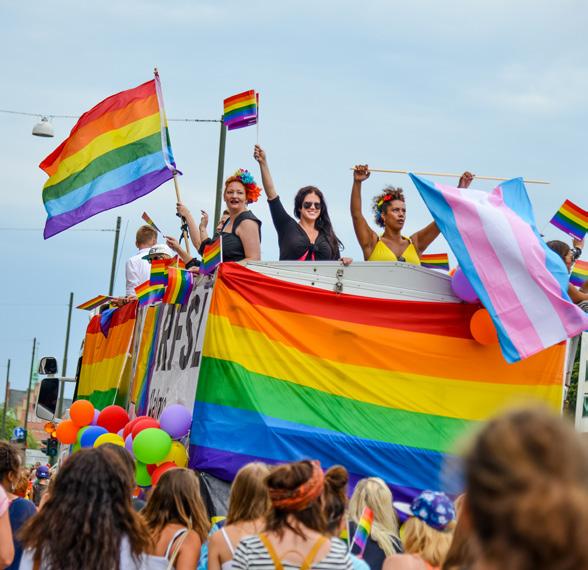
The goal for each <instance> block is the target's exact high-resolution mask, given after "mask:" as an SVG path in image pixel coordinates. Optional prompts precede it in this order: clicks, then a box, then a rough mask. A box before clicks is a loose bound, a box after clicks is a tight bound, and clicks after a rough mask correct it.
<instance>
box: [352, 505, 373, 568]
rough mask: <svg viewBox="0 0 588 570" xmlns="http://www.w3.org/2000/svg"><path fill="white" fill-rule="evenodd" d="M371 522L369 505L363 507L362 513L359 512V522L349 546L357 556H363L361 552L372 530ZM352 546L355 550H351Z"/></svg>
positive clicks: (371, 514)
mask: <svg viewBox="0 0 588 570" xmlns="http://www.w3.org/2000/svg"><path fill="white" fill-rule="evenodd" d="M373 522H374V513H373V511H372V510H371V509H370V508H369V507H366V508H365V509H363V513H361V519H359V523H358V524H357V529H356V530H355V534H354V535H353V541H352V542H351V548H350V550H351V551H353V554H355V555H356V556H357V557H358V558H363V553H364V552H365V547H366V545H367V541H368V538H369V537H370V532H371V531H372V523H373ZM353 547H356V550H353Z"/></svg>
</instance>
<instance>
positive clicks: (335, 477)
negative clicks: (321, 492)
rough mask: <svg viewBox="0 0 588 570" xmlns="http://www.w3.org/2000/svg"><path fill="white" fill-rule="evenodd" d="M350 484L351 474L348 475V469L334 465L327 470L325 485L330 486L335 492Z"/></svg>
mask: <svg viewBox="0 0 588 570" xmlns="http://www.w3.org/2000/svg"><path fill="white" fill-rule="evenodd" d="M348 483H349V473H347V469H345V467H342V466H341V465H333V467H330V468H329V469H327V471H326V473H325V485H328V486H329V487H330V489H331V490H332V491H333V492H335V493H336V492H338V491H341V490H343V489H345V487H347V484H348Z"/></svg>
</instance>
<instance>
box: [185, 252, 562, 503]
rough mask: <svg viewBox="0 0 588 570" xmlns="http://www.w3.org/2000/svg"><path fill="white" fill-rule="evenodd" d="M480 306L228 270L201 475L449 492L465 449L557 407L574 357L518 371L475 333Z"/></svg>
mask: <svg viewBox="0 0 588 570" xmlns="http://www.w3.org/2000/svg"><path fill="white" fill-rule="evenodd" d="M477 308H478V306H474V305H466V304H463V303H437V302H415V301H399V300H384V299H375V298H368V297H360V296H354V295H346V294H337V293H334V292H331V291H325V290H321V289H317V288H314V287H308V286H303V285H298V284H292V283H288V282H285V281H282V280H278V279H274V278H271V277H267V276H264V275H261V274H259V273H256V272H254V271H251V270H250V269H247V268H245V267H242V266H240V265H238V264H233V263H225V264H222V265H221V266H220V268H219V271H218V273H217V278H216V283H215V285H214V293H213V298H212V302H211V306H210V312H209V316H208V321H207V329H206V335H205V339H204V346H203V351H202V362H201V368H200V375H199V379H198V388H197V394H196V403H195V408H194V420H193V426H192V432H191V442H190V443H191V454H190V455H191V459H190V464H191V466H192V467H193V468H196V469H199V470H202V471H205V472H208V473H211V474H212V475H214V476H217V477H220V478H221V479H225V480H231V479H232V478H233V477H234V476H235V474H236V472H237V471H238V469H239V468H240V467H241V466H243V465H244V464H245V463H247V462H250V461H254V460H260V461H264V462H267V463H278V462H281V461H290V460H297V459H301V458H314V459H319V460H320V461H321V463H322V464H323V466H324V467H329V466H330V465H333V464H342V465H344V466H345V467H346V468H347V469H348V470H349V471H350V473H351V476H352V482H354V481H356V480H357V479H358V478H360V477H363V476H378V477H381V478H383V479H384V480H385V481H386V482H387V483H388V484H389V485H390V486H391V488H392V489H393V491H394V492H395V495H396V498H397V499H399V500H404V501H410V500H412V498H414V496H416V494H417V493H418V492H419V491H421V490H423V489H437V490H442V489H443V487H444V485H443V482H442V478H441V473H442V471H443V469H444V466H445V465H446V462H447V461H448V460H449V459H450V458H452V450H453V446H454V444H455V442H456V440H457V439H459V438H460V437H461V436H463V435H464V434H466V433H467V432H468V431H469V430H470V429H471V428H472V427H474V426H476V425H477V424H478V422H480V421H481V420H485V419H486V418H488V417H489V416H491V415H492V414H494V413H495V412H497V411H498V410H501V409H502V408H503V407H505V406H507V405H509V404H513V403H518V402H521V401H522V402H525V403H528V402H529V401H532V400H533V399H536V400H539V401H541V402H544V403H546V404H547V405H549V406H551V407H553V408H554V409H560V408H561V403H562V375H563V360H564V352H565V346H564V345H563V344H560V345H556V346H553V347H552V348H549V349H547V350H545V351H542V352H541V353H539V354H537V355H535V356H533V357H530V358H528V359H526V360H524V361H521V362H518V363H516V364H510V365H509V364H507V363H506V361H505V360H504V358H503V357H502V355H501V352H500V348H499V347H498V345H494V346H482V345H480V344H478V343H477V342H475V341H474V340H473V339H472V337H471V334H470V330H469V321H470V317H471V315H472V313H473V312H474V311H475V310H476V309H477Z"/></svg>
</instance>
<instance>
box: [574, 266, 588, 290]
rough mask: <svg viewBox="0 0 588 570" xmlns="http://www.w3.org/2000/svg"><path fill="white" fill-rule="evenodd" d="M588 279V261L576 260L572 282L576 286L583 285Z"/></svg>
mask: <svg viewBox="0 0 588 570" xmlns="http://www.w3.org/2000/svg"><path fill="white" fill-rule="evenodd" d="M587 280H588V261H580V260H578V261H576V263H575V264H574V268H573V269H572V273H571V275H570V283H571V284H572V285H575V286H576V287H582V285H584V283H585V282H586V281H587Z"/></svg>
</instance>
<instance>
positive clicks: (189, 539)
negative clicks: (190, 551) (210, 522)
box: [182, 530, 202, 548]
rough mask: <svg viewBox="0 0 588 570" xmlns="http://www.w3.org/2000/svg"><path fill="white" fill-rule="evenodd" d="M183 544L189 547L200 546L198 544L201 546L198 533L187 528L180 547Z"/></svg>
mask: <svg viewBox="0 0 588 570" xmlns="http://www.w3.org/2000/svg"><path fill="white" fill-rule="evenodd" d="M184 546H187V547H189V548H192V547H197V548H200V546H202V541H201V540H200V537H199V536H198V533H197V532H195V531H193V530H189V531H188V534H187V536H186V539H185V540H184V544H183V545H182V548H183V547H184Z"/></svg>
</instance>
